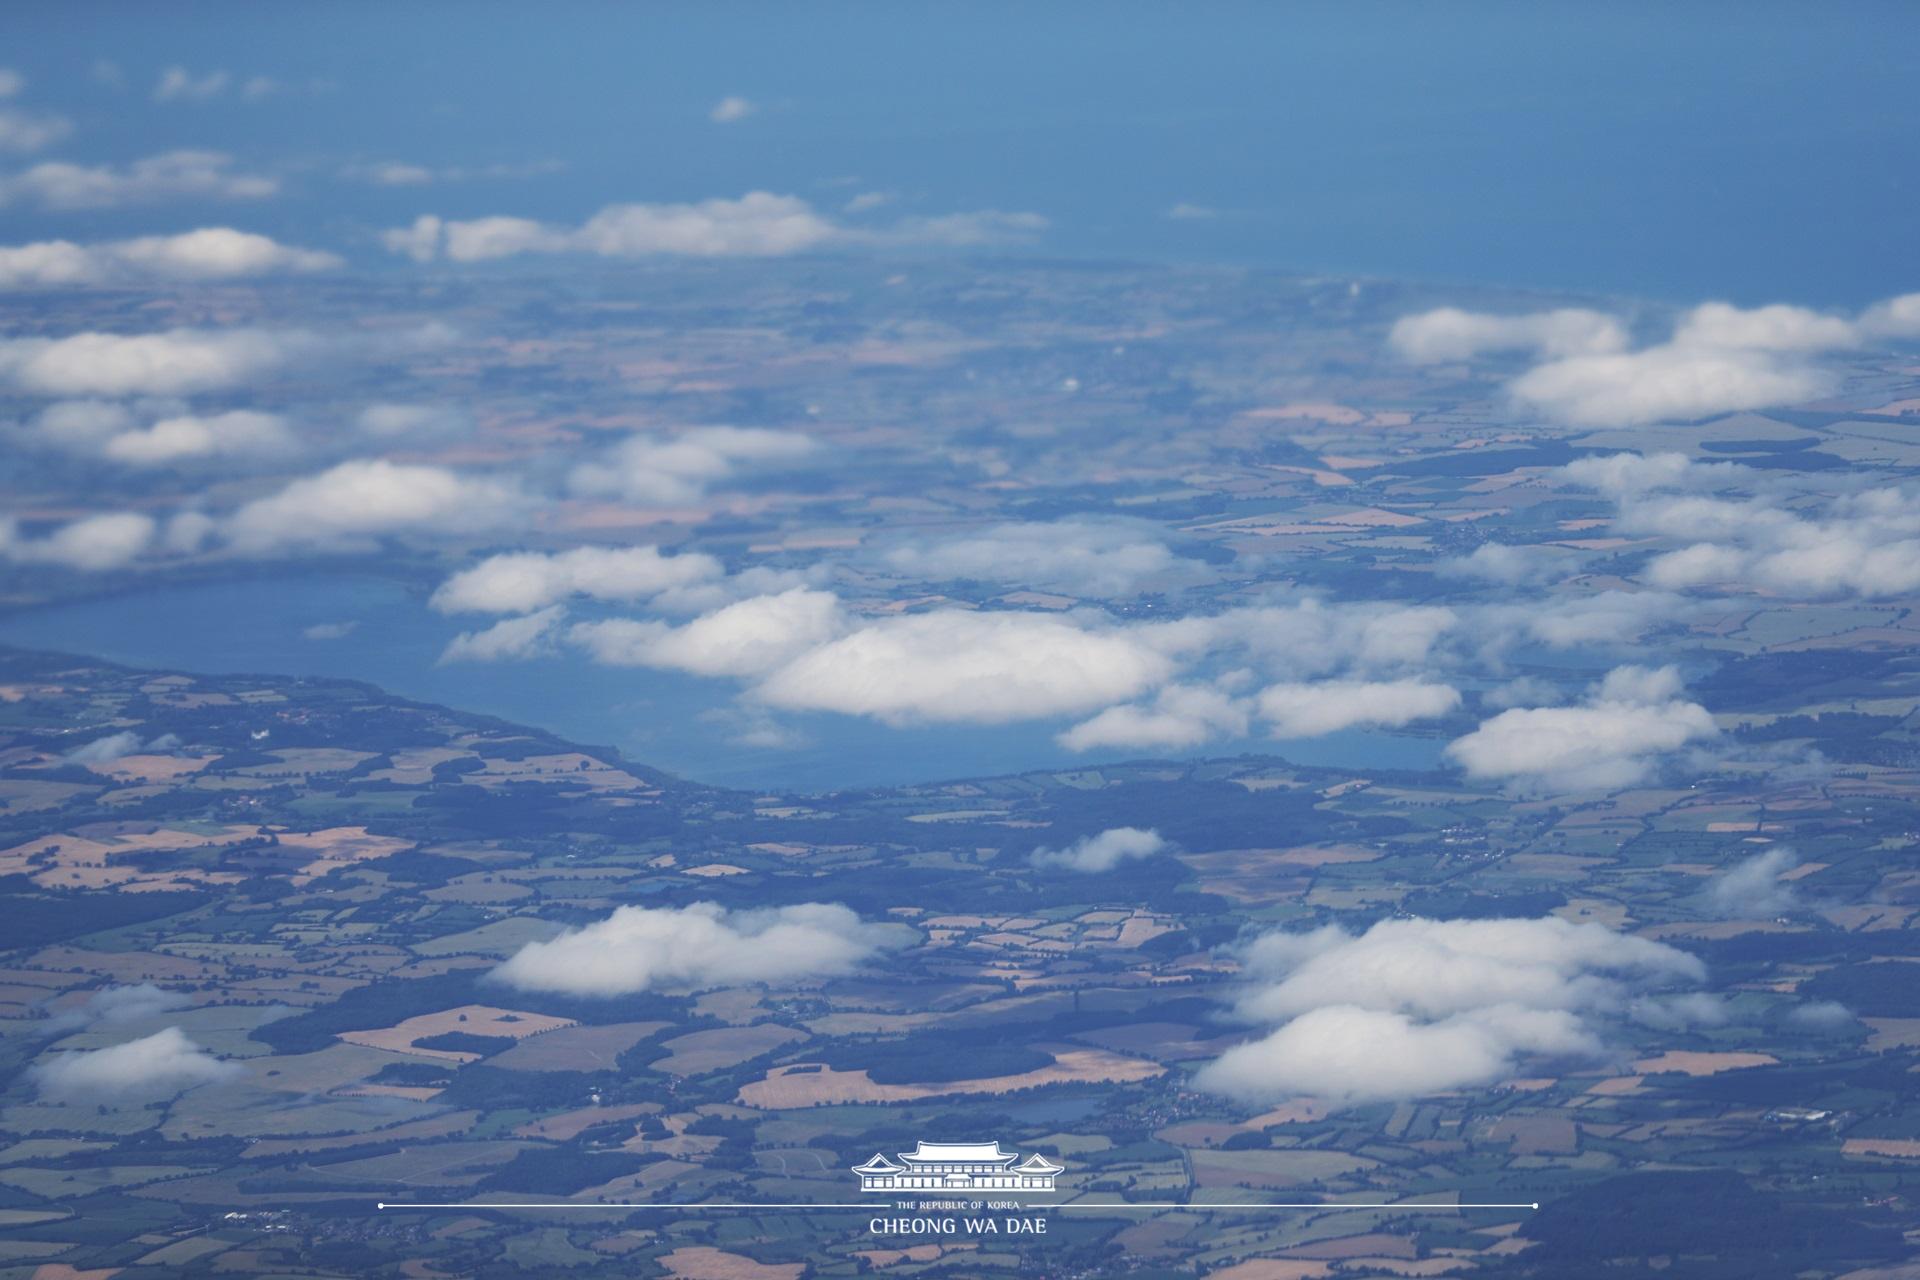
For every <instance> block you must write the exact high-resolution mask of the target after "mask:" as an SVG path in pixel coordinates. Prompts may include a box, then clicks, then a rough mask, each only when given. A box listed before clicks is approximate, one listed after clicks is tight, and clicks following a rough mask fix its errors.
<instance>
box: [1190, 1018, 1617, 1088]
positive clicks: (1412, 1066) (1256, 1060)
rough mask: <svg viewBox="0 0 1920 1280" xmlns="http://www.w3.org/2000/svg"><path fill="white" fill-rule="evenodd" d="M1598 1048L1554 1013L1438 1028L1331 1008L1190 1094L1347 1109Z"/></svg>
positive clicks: (1221, 1061)
mask: <svg viewBox="0 0 1920 1280" xmlns="http://www.w3.org/2000/svg"><path fill="white" fill-rule="evenodd" d="M1600 1048H1601V1044H1600V1041H1599V1040H1597V1039H1596V1038H1595V1037H1594V1036H1593V1034H1592V1033H1591V1032H1589V1031H1587V1030H1586V1029H1585V1027H1584V1026H1583V1025H1582V1024H1581V1022H1580V1020H1579V1019H1578V1018H1576V1017H1574V1016H1573V1015H1571V1014H1568V1013H1564V1012H1561V1011H1558V1010H1534V1009H1511V1008H1508V1009H1500V1008H1495V1009H1483V1010H1476V1011H1474V1012H1473V1013H1468V1014H1460V1015H1457V1016H1455V1017H1452V1018H1446V1019H1442V1020H1440V1021H1438V1022H1420V1021H1417V1020H1415V1019H1413V1018H1410V1017H1408V1016H1407V1015H1405V1014H1401V1013H1385V1012H1382V1011H1380V1010H1378V1009H1362V1008H1357V1007H1355V1006H1353V1005H1334V1006H1330V1007H1328V1008H1325V1009H1315V1010H1312V1011H1311V1012H1308V1013H1304V1014H1302V1015H1301V1016H1299V1017H1297V1018H1295V1019H1293V1020H1292V1021H1291V1022H1288V1023H1287V1024H1286V1025H1284V1026H1282V1027H1279V1028H1277V1029H1275V1030H1274V1031H1272V1032H1270V1033H1269V1034H1268V1035H1266V1036H1264V1037H1262V1038H1261V1039H1259V1040H1255V1041H1252V1042H1250V1043H1247V1044H1242V1045H1236V1046H1235V1047H1233V1048H1231V1049H1229V1050H1227V1051H1226V1052H1225V1053H1224V1054H1222V1055H1220V1057H1218V1058H1216V1059H1215V1060H1214V1061H1213V1062H1211V1063H1209V1064H1207V1065H1206V1066H1205V1067H1203V1068H1201V1070H1200V1071H1199V1073H1198V1074H1197V1075H1196V1076H1195V1077H1194V1083H1195V1085H1197V1086H1198V1087H1199V1088H1202V1089H1205V1090H1208V1091H1210V1092H1214V1093H1222V1094H1225V1095H1227V1096H1228V1097H1232V1098H1238V1099H1242V1100H1244V1101H1249V1102H1266V1101H1272V1100H1274V1099H1278V1098H1285V1097H1314V1098H1324V1099H1327V1100H1329V1101H1332V1102H1336V1103H1340V1104H1346V1105H1352V1104H1358V1103H1364V1102H1381V1101H1396V1100H1399V1099H1403V1098H1420V1097H1426V1096H1428V1095H1430V1094H1435V1093H1445V1092H1448V1091H1450V1090H1454V1089H1464V1088H1470V1087H1472V1086H1475V1085H1485V1084H1491V1083H1493V1082H1495V1081H1497V1080H1499V1079H1500V1078H1501V1077H1503V1076H1507V1075H1511V1074H1512V1073H1513V1070H1514V1068H1515V1066H1516V1065H1517V1060H1518V1058H1519V1057H1520V1055H1522V1054H1538V1055H1543V1056H1548V1057H1560V1058H1565V1057H1591V1056H1593V1055H1594V1054H1596V1053H1598V1052H1599V1051H1600Z"/></svg>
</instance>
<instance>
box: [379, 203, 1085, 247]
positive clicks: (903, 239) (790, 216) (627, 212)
mask: <svg viewBox="0 0 1920 1280" xmlns="http://www.w3.org/2000/svg"><path fill="white" fill-rule="evenodd" d="M1046 225H1047V222H1046V219H1045V218H1042V217H1040V216H1039V215H1038V214H1033V213H1005V212H1000V211H997V210H983V211H979V212H974V213H956V214H945V215H940V216H935V217H920V218H910V219H906V220H903V221H901V222H899V223H897V224H895V225H893V226H891V227H880V228H873V227H866V228H849V227H843V226H841V225H840V224H838V223H836V222H835V221H833V220H832V219H831V218H829V217H828V216H826V215H825V214H823V213H821V212H820V211H818V210H816V209H815V208H814V207H813V206H812V205H811V204H809V203H808V202H807V201H805V200H803V199H801V198H800V197H798V196H787V195H776V194H774V193H772V192H769V191H752V192H748V193H747V194H746V195H744V196H741V197H740V198H739V199H737V200H730V199H713V200H701V201H698V202H695V203H690V204H617V205H608V206H607V207H606V208H604V209H601V210H600V211H599V212H598V213H596V214H594V215H593V216H592V217H590V218H588V219H587V220H586V221H585V222H584V223H582V224H581V225H579V226H577V227H569V226H562V225H559V224H555V223H546V222H536V221H534V220H533V219H530V218H515V217H500V216H496V217H487V218H475V219H471V220H466V221H457V220H448V219H443V218H440V217H438V216H436V215H433V214H423V215H422V216H421V217H419V218H416V219H415V220H414V222H413V223H412V224H411V225H410V226H406V227H396V228H393V229H392V230H389V231H386V232H383V233H382V235H381V242H382V243H383V244H384V245H385V246H386V247H387V248H388V249H389V250H391V251H392V252H394V253H401V254H406V255H407V256H409V257H411V258H413V259H414V260H415V261H417V262H431V261H433V260H434V259H435V258H438V257H445V258H448V259H450V260H452V261H454V262H485V261H490V260H493V259H498V258H508V257H515V256H518V255H520V254H528V253H590V254H597V255H599V256H601V257H609V258H643V257H652V256H655V255H674V256H685V257H700V258H718V257H780V256H785V255H789V254H796V253H806V252H809V251H811V250H815V249H821V248H826V247H829V246H832V245H837V244H838V245H845V244H862V243H865V244H897V245H915V244H923V245H944V246H973V245H985V244H1001V243H1007V242H1009V241H1017V240H1022V239H1026V238H1028V237H1031V236H1032V235H1034V234H1036V233H1037V232H1039V231H1042V230H1044V229H1045V228H1046Z"/></svg>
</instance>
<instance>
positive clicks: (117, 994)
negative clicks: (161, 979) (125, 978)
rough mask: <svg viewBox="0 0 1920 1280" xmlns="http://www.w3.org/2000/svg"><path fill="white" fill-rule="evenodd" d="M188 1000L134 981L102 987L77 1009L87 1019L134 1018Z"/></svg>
mask: <svg viewBox="0 0 1920 1280" xmlns="http://www.w3.org/2000/svg"><path fill="white" fill-rule="evenodd" d="M190 1003H191V1001H189V1000H188V999H187V997H185V996H183V995H181V994H180V993H179V992H177V991H168V990H166V989H164V988H162V987H156V986H154V985H153V984H152V983H151V982H138V983H134V984H133V985H131V986H125V987H102V988H101V989H100V990H98V991H96V992H94V993H93V994H92V995H91V996H89V997H88V998H87V1002H86V1004H85V1005H83V1006H81V1008H80V1009H79V1011H78V1012H79V1013H80V1016H81V1017H82V1018H83V1019H84V1020H85V1021H87V1022H90V1023H92V1022H138V1021H140V1020H141V1019H143V1018H152V1017H157V1016H159V1015H160V1014H163V1013H171V1012H172V1011H173V1010H175V1009H178V1008H181V1007H183V1006H185V1005H187V1004H190Z"/></svg>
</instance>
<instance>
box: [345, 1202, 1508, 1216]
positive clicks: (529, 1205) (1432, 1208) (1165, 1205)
mask: <svg viewBox="0 0 1920 1280" xmlns="http://www.w3.org/2000/svg"><path fill="white" fill-rule="evenodd" d="M1539 1207H1540V1206H1539V1205H1538V1204H1537V1203H1536V1204H1337V1203H1336V1204H1329V1203H1325V1202H1321V1203H1300V1204H1279V1203H1274V1202H1269V1201H1243V1202H1234V1201H1218V1202H1215V1201H1185V1200H1153V1201H1143V1200H1134V1201H1123V1200H1113V1201H1108V1200H1078V1201H1072V1202H1062V1203H1048V1204H1026V1205H1022V1206H1021V1208H1023V1209H1209V1210H1211V1209H1370V1210H1373V1211H1374V1212H1376V1213H1381V1212H1387V1211H1389V1210H1401V1211H1409V1212H1422V1211H1424V1212H1436V1213H1437V1212H1443V1211H1446V1210H1452V1209H1535V1210H1537V1209H1539ZM374 1208H376V1209H895V1208H898V1206H897V1205H892V1204H739V1203H731V1202H725V1201H722V1202H718V1203H715V1202H709V1203H706V1204H657V1203H652V1202H644V1203H641V1202H636V1203H620V1202H616V1201H610V1200H554V1201H547V1202H539V1201H516V1200H507V1201H499V1202H495V1203H477V1202H471V1201H470V1202H467V1203H464V1204H390V1203H388V1202H386V1201H381V1202H380V1203H378V1204H376V1205H375V1206H374Z"/></svg>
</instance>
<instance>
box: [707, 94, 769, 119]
mask: <svg viewBox="0 0 1920 1280" xmlns="http://www.w3.org/2000/svg"><path fill="white" fill-rule="evenodd" d="M759 109H760V108H758V107H756V106H755V105H754V104H753V103H751V102H749V101H748V100H747V99H745V98H739V97H733V96H728V97H725V98H722V99H720V101H718V102H716V103H714V104H713V110H711V111H709V112H707V119H709V120H711V121H713V122H714V123H715V124H735V123H738V122H739V121H741V120H745V119H746V118H747V117H748V116H750V115H752V114H754V113H755V112H756V111H758V110H759Z"/></svg>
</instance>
